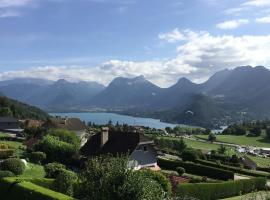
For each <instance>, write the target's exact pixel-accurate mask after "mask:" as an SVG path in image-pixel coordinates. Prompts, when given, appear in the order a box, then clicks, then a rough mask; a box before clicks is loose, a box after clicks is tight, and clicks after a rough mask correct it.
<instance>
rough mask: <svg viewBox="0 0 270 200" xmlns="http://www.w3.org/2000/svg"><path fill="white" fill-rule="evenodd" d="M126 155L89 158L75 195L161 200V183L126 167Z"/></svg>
mask: <svg viewBox="0 0 270 200" xmlns="http://www.w3.org/2000/svg"><path fill="white" fill-rule="evenodd" d="M127 164H128V158H127V157H126V156H117V157H110V156H101V157H95V158H92V159H90V160H88V161H87V163H86V167H85V169H84V170H83V172H82V173H81V174H80V175H79V184H78V187H77V188H78V191H77V192H76V195H75V197H76V198H78V199H91V200H107V199H117V200H118V199H119V200H143V199H149V200H152V199H153V200H154V199H155V200H162V199H164V195H163V190H162V188H161V186H160V185H159V184H158V183H157V182H156V181H155V180H153V179H150V178H145V177H143V176H142V175H141V174H140V173H136V172H134V171H132V170H131V169H128V168H127Z"/></svg>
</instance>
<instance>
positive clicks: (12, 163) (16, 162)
mask: <svg viewBox="0 0 270 200" xmlns="http://www.w3.org/2000/svg"><path fill="white" fill-rule="evenodd" d="M0 169H1V170H3V171H11V172H13V173H14V174H15V175H21V174H23V172H24V170H25V165H24V163H23V162H22V161H21V160H20V159H18V158H8V159H6V160H4V161H3V162H2V163H1V165H0Z"/></svg>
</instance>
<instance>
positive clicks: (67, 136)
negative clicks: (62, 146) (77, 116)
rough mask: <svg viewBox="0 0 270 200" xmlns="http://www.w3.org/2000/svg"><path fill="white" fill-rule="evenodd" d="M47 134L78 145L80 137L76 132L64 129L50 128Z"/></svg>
mask: <svg viewBox="0 0 270 200" xmlns="http://www.w3.org/2000/svg"><path fill="white" fill-rule="evenodd" d="M47 134H48V135H51V136H55V137H58V138H59V140H61V141H63V142H66V143H69V144H72V145H75V146H76V147H80V139H79V137H78V136H77V135H76V133H74V132H72V131H68V130H65V129H50V130H49V131H48V133H47Z"/></svg>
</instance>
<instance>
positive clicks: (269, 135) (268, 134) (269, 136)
mask: <svg viewBox="0 0 270 200" xmlns="http://www.w3.org/2000/svg"><path fill="white" fill-rule="evenodd" d="M266 135H267V137H268V139H270V127H269V128H267V129H266Z"/></svg>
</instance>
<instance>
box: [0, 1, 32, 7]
mask: <svg viewBox="0 0 270 200" xmlns="http://www.w3.org/2000/svg"><path fill="white" fill-rule="evenodd" d="M32 2H33V0H0V8H10V7H21V6H26V5H28V4H29V3H32Z"/></svg>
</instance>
